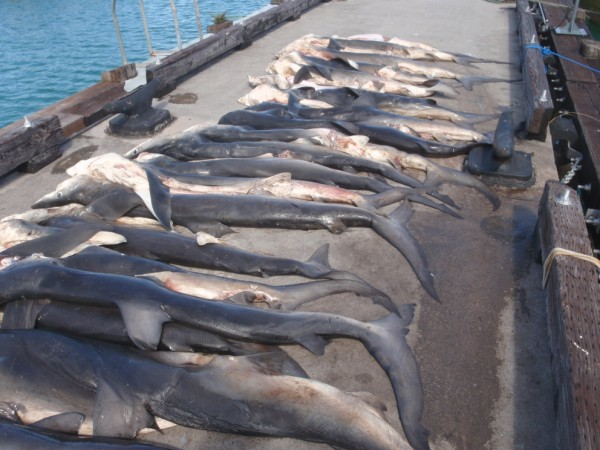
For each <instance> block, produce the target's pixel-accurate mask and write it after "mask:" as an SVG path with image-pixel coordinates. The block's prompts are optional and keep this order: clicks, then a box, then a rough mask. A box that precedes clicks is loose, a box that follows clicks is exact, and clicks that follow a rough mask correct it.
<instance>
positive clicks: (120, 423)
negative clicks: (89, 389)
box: [94, 377, 155, 439]
mask: <svg viewBox="0 0 600 450" xmlns="http://www.w3.org/2000/svg"><path fill="white" fill-rule="evenodd" d="M127 389H128V388H126V387H125V386H123V388H122V389H119V387H118V386H113V385H112V384H111V383H109V382H108V381H107V380H106V379H104V378H103V377H99V379H98V387H97V388H96V397H95V401H94V436H110V437H119V438H127V439H133V438H134V437H136V435H137V433H138V431H139V430H141V429H142V428H148V427H153V426H155V420H154V417H153V416H152V415H151V414H150V413H149V412H148V410H147V409H146V407H145V406H144V405H143V404H141V403H140V402H139V401H138V400H137V399H135V398H134V397H133V395H132V394H131V393H130V392H129V391H127Z"/></svg>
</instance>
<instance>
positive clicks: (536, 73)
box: [517, 0, 554, 140]
mask: <svg viewBox="0 0 600 450" xmlns="http://www.w3.org/2000/svg"><path fill="white" fill-rule="evenodd" d="M517 13H518V18H519V37H520V43H521V55H522V66H521V70H522V73H523V83H524V89H525V97H526V100H527V103H526V111H525V126H526V130H527V133H529V134H530V135H533V136H537V137H538V138H539V139H541V140H544V139H545V138H546V130H547V128H548V122H549V121H550V118H551V117H552V112H553V111H554V103H553V102H552V97H551V91H550V88H549V86H548V79H547V78H546V73H545V68H544V61H543V57H542V54H541V52H540V50H538V49H535V48H528V46H529V45H532V44H534V45H536V44H537V45H539V39H538V34H537V29H536V27H535V23H534V21H533V17H532V15H531V14H530V13H529V2H528V1H527V0H517Z"/></svg>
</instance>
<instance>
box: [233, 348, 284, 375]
mask: <svg viewBox="0 0 600 450" xmlns="http://www.w3.org/2000/svg"><path fill="white" fill-rule="evenodd" d="M285 356H286V355H285V353H283V352H281V351H279V352H277V351H275V352H266V353H257V354H254V355H247V356H240V358H244V359H246V360H247V362H248V363H250V365H251V367H252V368H253V369H254V370H256V371H257V372H258V373H262V374H265V375H282V374H283V365H284V362H285Z"/></svg>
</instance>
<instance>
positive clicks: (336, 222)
mask: <svg viewBox="0 0 600 450" xmlns="http://www.w3.org/2000/svg"><path fill="white" fill-rule="evenodd" d="M322 224H323V226H324V227H325V228H327V229H328V230H329V231H330V232H331V233H333V234H340V233H343V232H344V231H346V225H344V222H343V221H342V220H341V219H338V218H331V217H329V218H326V219H324V220H323V222H322Z"/></svg>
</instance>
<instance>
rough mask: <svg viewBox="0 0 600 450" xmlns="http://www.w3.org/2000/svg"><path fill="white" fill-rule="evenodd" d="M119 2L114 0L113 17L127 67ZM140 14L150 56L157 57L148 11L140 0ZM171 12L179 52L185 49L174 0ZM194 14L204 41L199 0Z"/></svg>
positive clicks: (199, 34) (124, 63)
mask: <svg viewBox="0 0 600 450" xmlns="http://www.w3.org/2000/svg"><path fill="white" fill-rule="evenodd" d="M116 5H117V0H112V16H113V22H114V24H115V31H116V33H117V41H118V42H119V49H120V50H121V57H122V58H123V65H127V55H126V53H125V46H124V45H123V38H122V36H121V29H120V27H119V20H118V19H117V8H116ZM139 5H140V12H141V15H142V22H143V24H144V33H145V35H146V44H147V45H148V54H149V55H150V56H156V54H157V53H158V51H155V50H154V49H153V48H152V40H151V39H150V31H149V28H148V21H147V20H146V11H145V8H144V1H143V0H139ZM170 5H171V12H172V14H173V24H174V28H175V36H176V37H177V50H181V49H182V48H183V44H182V41H181V34H180V32H179V19H178V18H177V8H176V7H175V2H174V0H170ZM194 13H195V15H196V26H197V27H198V38H199V39H200V40H202V38H203V37H204V33H203V32H202V21H201V20H200V8H199V6H198V0H194Z"/></svg>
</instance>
